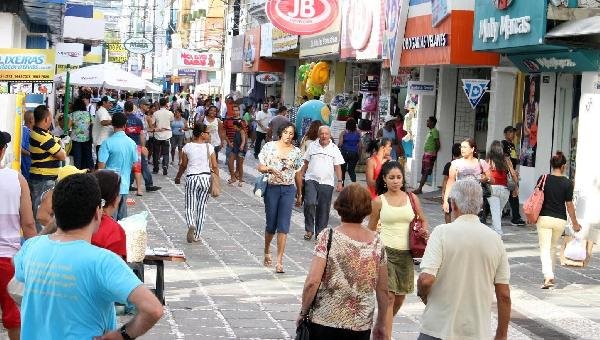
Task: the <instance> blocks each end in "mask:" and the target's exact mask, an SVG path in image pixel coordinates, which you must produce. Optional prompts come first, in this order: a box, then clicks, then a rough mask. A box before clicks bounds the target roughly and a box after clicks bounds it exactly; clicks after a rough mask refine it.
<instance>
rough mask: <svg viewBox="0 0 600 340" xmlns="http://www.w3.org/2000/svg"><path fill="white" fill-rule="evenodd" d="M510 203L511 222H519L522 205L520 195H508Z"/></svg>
mask: <svg viewBox="0 0 600 340" xmlns="http://www.w3.org/2000/svg"><path fill="white" fill-rule="evenodd" d="M508 203H509V204H510V211H511V216H512V218H511V222H518V221H519V220H521V211H520V210H519V209H520V206H519V197H513V196H512V195H510V196H509V197H508Z"/></svg>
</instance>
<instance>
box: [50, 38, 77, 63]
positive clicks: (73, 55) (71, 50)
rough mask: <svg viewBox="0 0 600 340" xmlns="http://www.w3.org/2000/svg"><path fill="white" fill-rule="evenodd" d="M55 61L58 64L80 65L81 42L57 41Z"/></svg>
mask: <svg viewBox="0 0 600 340" xmlns="http://www.w3.org/2000/svg"><path fill="white" fill-rule="evenodd" d="M55 62H56V63H57V64H60V65H73V66H80V65H81V64H83V44H81V43H57V44H56V59H55Z"/></svg>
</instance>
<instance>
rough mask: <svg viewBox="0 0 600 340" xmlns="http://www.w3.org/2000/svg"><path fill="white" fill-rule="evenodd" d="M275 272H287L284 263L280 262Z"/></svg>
mask: <svg viewBox="0 0 600 340" xmlns="http://www.w3.org/2000/svg"><path fill="white" fill-rule="evenodd" d="M275 273H277V274H283V273H285V271H284V270H283V264H281V263H280V264H278V265H277V266H276V267H275Z"/></svg>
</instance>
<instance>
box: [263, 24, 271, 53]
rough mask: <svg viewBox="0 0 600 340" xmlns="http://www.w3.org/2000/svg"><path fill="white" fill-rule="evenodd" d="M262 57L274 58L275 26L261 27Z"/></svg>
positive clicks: (264, 25) (266, 25)
mask: <svg viewBox="0 0 600 340" xmlns="http://www.w3.org/2000/svg"><path fill="white" fill-rule="evenodd" d="M260 56H261V57H272V56H273V24H270V23H266V24H263V25H260Z"/></svg>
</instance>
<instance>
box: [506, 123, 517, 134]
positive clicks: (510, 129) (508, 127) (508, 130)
mask: <svg viewBox="0 0 600 340" xmlns="http://www.w3.org/2000/svg"><path fill="white" fill-rule="evenodd" d="M510 131H512V132H515V131H517V129H515V128H514V127H513V126H512V125H509V126H507V127H505V128H504V133H507V132H510Z"/></svg>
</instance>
